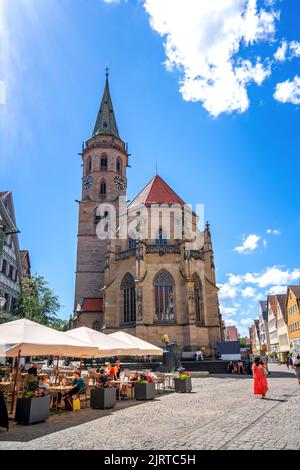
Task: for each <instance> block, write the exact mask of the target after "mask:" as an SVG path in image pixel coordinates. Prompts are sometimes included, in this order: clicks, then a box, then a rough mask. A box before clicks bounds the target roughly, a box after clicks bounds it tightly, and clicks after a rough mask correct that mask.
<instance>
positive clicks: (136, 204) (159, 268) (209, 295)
mask: <svg viewBox="0 0 300 470" xmlns="http://www.w3.org/2000/svg"><path fill="white" fill-rule="evenodd" d="M81 156H82V168H83V175H82V199H81V201H78V202H79V224H78V242H77V265H76V285H75V304H74V314H73V318H72V327H73V328H76V327H79V326H88V327H90V328H93V329H95V330H98V331H103V332H105V333H107V334H109V333H113V332H115V331H119V330H123V331H125V332H127V333H130V334H132V335H136V336H138V337H139V338H142V339H145V340H146V341H149V342H150V343H153V344H155V345H157V346H160V347H161V346H162V336H163V335H165V334H167V335H168V336H169V338H170V340H171V341H176V342H177V345H178V346H179V348H180V349H181V351H194V350H195V349H196V348H197V347H202V348H205V350H204V354H205V355H210V354H212V353H213V349H214V347H215V344H216V342H217V341H221V340H223V337H224V325H223V321H222V317H221V314H220V309H219V303H218V288H217V286H216V276H215V265H214V253H213V247H212V239H211V232H210V226H209V224H208V223H207V224H206V226H205V228H204V229H203V230H202V231H201V230H200V229H199V228H198V216H197V214H195V213H194V212H193V211H192V209H190V208H189V206H187V204H185V202H184V200H183V199H182V198H181V197H179V196H178V195H177V194H176V193H175V191H174V190H173V189H172V188H171V187H170V186H169V185H168V184H167V182H166V181H165V180H164V179H163V178H162V177H161V176H159V175H158V174H156V175H155V176H154V177H153V178H152V179H151V180H150V181H149V183H148V184H146V186H145V187H144V188H142V189H141V191H140V193H139V194H138V195H137V196H136V197H135V198H134V199H133V200H132V201H130V202H129V201H127V198H126V188H127V174H126V173H127V168H128V166H129V156H130V155H129V154H128V147H127V144H126V143H125V142H124V141H123V140H122V139H121V137H120V135H119V130H118V127H117V121H116V118H115V113H114V110H113V105H112V99H111V94H110V88H109V80H108V74H106V83H105V89H104V94H103V98H102V101H101V106H100V110H99V113H98V116H97V120H96V124H95V128H94V131H93V134H92V136H91V138H90V139H89V140H87V142H86V143H85V144H83V148H82V153H81ZM186 227H188V229H187V230H185V228H186Z"/></svg>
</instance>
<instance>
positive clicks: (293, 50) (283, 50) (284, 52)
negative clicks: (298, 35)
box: [274, 39, 300, 62]
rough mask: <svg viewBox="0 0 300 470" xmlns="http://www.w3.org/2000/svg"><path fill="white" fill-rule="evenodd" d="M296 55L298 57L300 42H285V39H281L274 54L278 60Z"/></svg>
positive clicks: (284, 59)
mask: <svg viewBox="0 0 300 470" xmlns="http://www.w3.org/2000/svg"><path fill="white" fill-rule="evenodd" d="M297 57H300V42H298V41H291V42H287V41H286V40H285V39H283V40H282V41H281V44H280V46H279V47H278V49H277V51H276V52H275V54H274V58H275V59H276V60H278V62H285V61H286V60H287V59H289V60H291V59H294V58H297Z"/></svg>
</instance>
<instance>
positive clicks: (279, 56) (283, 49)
mask: <svg viewBox="0 0 300 470" xmlns="http://www.w3.org/2000/svg"><path fill="white" fill-rule="evenodd" d="M288 47H289V45H288V42H287V41H286V40H285V39H284V40H283V41H281V45H280V46H279V47H278V49H277V51H276V52H275V54H274V57H275V59H276V60H278V61H279V62H284V61H285V60H286V55H287V51H288Z"/></svg>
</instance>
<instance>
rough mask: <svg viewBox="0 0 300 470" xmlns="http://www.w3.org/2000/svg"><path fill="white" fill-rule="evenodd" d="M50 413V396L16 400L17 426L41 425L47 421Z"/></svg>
mask: <svg viewBox="0 0 300 470" xmlns="http://www.w3.org/2000/svg"><path fill="white" fill-rule="evenodd" d="M49 413H50V396H49V395H46V396H44V397H33V398H18V399H17V408H16V415H15V421H16V422H17V423H18V424H33V423H41V422H43V421H46V419H48V417H49Z"/></svg>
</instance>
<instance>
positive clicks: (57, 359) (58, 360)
mask: <svg viewBox="0 0 300 470" xmlns="http://www.w3.org/2000/svg"><path fill="white" fill-rule="evenodd" d="M58 361H59V356H57V362H56V377H55V383H56V382H57V377H58Z"/></svg>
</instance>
